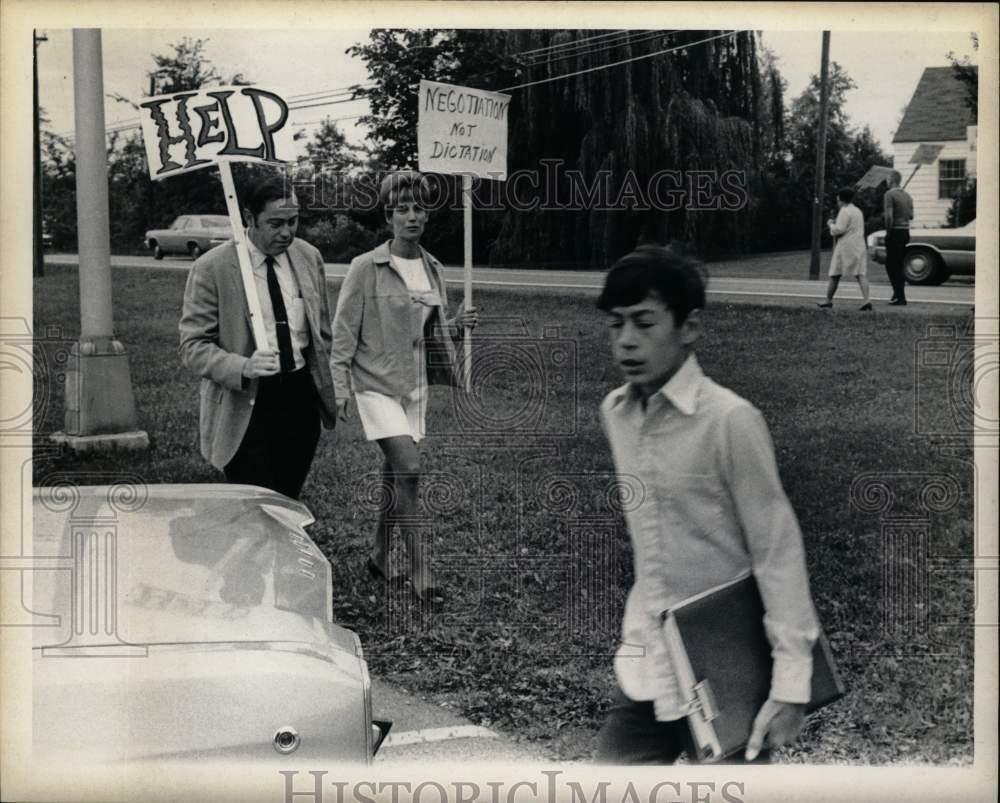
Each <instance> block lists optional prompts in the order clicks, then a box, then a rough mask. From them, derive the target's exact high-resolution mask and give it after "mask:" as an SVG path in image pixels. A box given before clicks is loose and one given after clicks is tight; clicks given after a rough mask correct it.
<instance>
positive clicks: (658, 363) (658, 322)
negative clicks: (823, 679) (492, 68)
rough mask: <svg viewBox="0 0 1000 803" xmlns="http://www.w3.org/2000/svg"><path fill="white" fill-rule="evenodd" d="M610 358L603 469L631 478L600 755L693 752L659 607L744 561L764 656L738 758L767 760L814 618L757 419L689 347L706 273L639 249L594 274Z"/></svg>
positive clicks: (664, 757)
mask: <svg viewBox="0 0 1000 803" xmlns="http://www.w3.org/2000/svg"><path fill="white" fill-rule="evenodd" d="M597 305H598V307H599V308H600V309H601V310H603V311H604V312H606V313H607V316H608V325H609V329H610V333H611V346H612V350H613V353H614V358H615V361H616V362H617V363H618V365H619V366H620V367H621V369H622V371H623V373H624V374H625V379H626V384H625V385H624V386H622V387H621V388H618V389H617V390H614V391H612V392H611V393H609V394H608V396H607V397H606V398H605V399H604V402H603V403H602V404H601V422H602V425H603V427H604V430H605V433H606V435H607V438H608V441H609V443H610V445H611V451H612V454H613V457H614V462H615V468H616V471H617V473H618V475H619V476H620V477H622V478H623V479H627V478H637V479H638V480H639V481H640V482H641V484H642V487H643V490H644V497H643V501H642V503H641V504H640V505H638V506H636V507H634V508H633V509H632V510H631V511H630V512H628V513H627V514H626V519H627V524H628V528H629V533H630V535H631V540H632V547H633V552H634V558H635V582H634V585H633V586H632V589H631V590H630V592H629V595H628V600H627V602H626V604H625V615H624V619H623V621H622V644H621V646H620V647H619V649H618V652H617V654H616V656H615V674H616V676H617V679H618V684H619V692H618V695H617V699H616V700H615V704H614V706H613V708H612V710H611V712H610V714H609V716H608V719H607V721H606V722H605V724H604V727H603V728H602V730H601V733H600V736H599V738H598V748H597V755H596V761H597V762H598V763H604V764H662V763H672V762H673V761H675V760H676V759H677V758H678V757H679V756H680V754H681V753H682V752H685V751H686V752H687V753H688V755H689V757H692V758H693V756H694V755H695V753H694V751H693V749H692V746H691V740H690V735H689V731H688V726H687V722H686V721H685V719H684V717H685V716H686V714H687V713H688V710H689V709H688V706H687V703H688V701H687V700H686V699H684V696H683V695H682V694H681V691H680V689H679V686H678V683H677V679H676V678H675V677H674V673H673V671H672V669H671V667H670V663H669V657H668V655H667V652H666V646H665V644H664V641H663V638H662V635H661V615H662V614H663V612H664V611H666V610H667V609H668V608H670V607H671V606H672V605H674V604H676V603H678V602H680V601H681V600H683V599H685V598H687V597H689V596H691V595H693V594H696V593H699V592H701V591H705V590H707V589H709V588H712V587H714V586H716V585H719V584H721V583H724V582H726V581H728V580H731V579H733V578H734V577H735V576H737V575H738V574H740V573H741V572H743V571H746V570H748V569H751V570H752V571H753V573H754V575H755V577H756V580H757V584H758V586H759V588H760V593H761V597H762V599H763V601H764V608H765V615H764V627H765V630H766V632H767V636H768V639H769V640H770V642H771V646H772V657H773V660H774V667H773V673H772V682H771V689H770V695H769V697H768V699H767V701H766V702H765V703H764V705H763V706H762V707H761V710H760V712H759V713H758V715H757V717H756V720H755V722H754V726H753V732H752V734H751V737H750V742H749V744H748V746H747V750H746V753H745V756H740V757H737V758H736V759H731V760H735V761H737V762H738V763H742V762H743V761H756V762H767V761H769V760H770V752H769V751H770V749H771V748H775V747H780V746H782V745H785V744H789V743H791V742H792V741H794V740H795V739H796V737H797V736H798V734H799V731H800V730H801V728H802V723H803V718H804V715H805V704H806V703H807V702H808V701H809V696H810V686H811V679H812V648H813V644H814V642H815V640H816V639H817V637H818V635H819V625H818V623H817V619H816V614H815V611H814V609H813V604H812V600H811V597H810V594H809V581H808V577H807V575H806V566H805V556H804V552H803V547H802V535H801V533H800V531H799V526H798V521H797V520H796V517H795V513H794V512H793V511H792V508H791V505H790V504H789V502H788V499H787V497H786V496H785V493H784V490H783V489H782V486H781V480H780V478H779V477H778V470H777V465H776V462H775V458H774V448H773V446H772V443H771V439H770V435H769V433H768V430H767V425H766V424H765V423H764V420H763V417H762V416H761V414H760V413H759V412H758V411H757V409H756V408H754V407H753V406H752V405H751V404H750V403H749V402H747V401H746V400H745V399H742V398H741V397H739V396H737V395H736V394H735V393H733V392H732V391H730V390H728V389H726V388H724V387H722V386H720V385H718V384H716V383H715V382H713V381H712V380H711V379H709V378H708V377H706V376H705V375H704V374H703V373H702V370H701V368H700V366H699V364H698V360H697V358H696V357H695V354H694V345H695V343H696V342H697V340H698V338H699V336H700V334H701V331H702V322H701V310H702V308H703V307H704V306H705V284H704V280H703V279H702V276H701V273H700V272H699V268H698V266H697V265H696V264H695V263H694V262H693V261H691V260H689V259H687V258H684V257H682V256H679V255H677V254H675V253H673V252H672V251H669V250H667V249H665V248H661V247H659V246H641V247H640V248H638V249H636V250H635V251H634V252H632V253H631V254H629V255H627V256H625V257H623V258H622V259H620V260H619V261H618V262H617V263H616V264H615V265H614V266H613V267H612V268H611V270H610V272H609V273H608V275H607V278H606V281H605V285H604V290H603V292H602V293H601V296H600V298H599V299H598V304H597Z"/></svg>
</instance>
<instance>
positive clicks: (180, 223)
mask: <svg viewBox="0 0 1000 803" xmlns="http://www.w3.org/2000/svg"><path fill="white" fill-rule="evenodd" d="M186 224H187V215H181V216H180V217H179V218H177V219H175V220H174V222H173V223H171V224H170V228H172V229H183V228H184V226H185V225H186Z"/></svg>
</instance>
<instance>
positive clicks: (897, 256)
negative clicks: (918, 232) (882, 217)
mask: <svg viewBox="0 0 1000 803" xmlns="http://www.w3.org/2000/svg"><path fill="white" fill-rule="evenodd" d="M908 242H910V230H909V229H889V231H887V232H886V233H885V272H886V273H888V274H889V283H890V284H891V285H892V297H893V298H895V299H897V300H899V301H906V276H905V275H904V274H903V255H904V254H905V253H906V244H907V243H908Z"/></svg>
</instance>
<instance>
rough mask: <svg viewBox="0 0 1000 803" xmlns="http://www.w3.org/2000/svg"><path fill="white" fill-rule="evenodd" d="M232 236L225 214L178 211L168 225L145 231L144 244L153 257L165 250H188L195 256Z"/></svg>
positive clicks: (158, 256) (161, 254) (191, 255)
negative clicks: (177, 215)
mask: <svg viewBox="0 0 1000 803" xmlns="http://www.w3.org/2000/svg"><path fill="white" fill-rule="evenodd" d="M231 239H233V229H232V226H231V225H230V223H229V218H228V217H227V216H226V215H181V216H180V217H178V218H177V219H176V220H174V222H173V223H171V224H170V228H167V229H151V230H150V231H147V232H146V248H148V249H149V250H150V251H152V252H153V258H154V259H163V257H164V255H166V254H187V255H188V256H190V257H191V259H197V258H198V257H200V256H201V255H202V254H203V253H205V252H206V251H207V250H208V249H210V248H215V246H217V245H222V243H224V242H226V240H231Z"/></svg>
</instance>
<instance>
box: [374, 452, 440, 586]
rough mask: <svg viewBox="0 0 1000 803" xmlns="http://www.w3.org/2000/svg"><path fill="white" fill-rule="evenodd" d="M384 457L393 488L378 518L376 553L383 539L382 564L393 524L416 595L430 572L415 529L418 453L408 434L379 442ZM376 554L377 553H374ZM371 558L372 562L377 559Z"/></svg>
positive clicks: (418, 470)
mask: <svg viewBox="0 0 1000 803" xmlns="http://www.w3.org/2000/svg"><path fill="white" fill-rule="evenodd" d="M378 445H379V447H380V448H381V449H382V453H383V454H384V455H385V462H386V468H385V469H383V471H384V473H389V472H391V476H392V489H393V494H394V497H395V501H394V504H392V505H391V507H390V508H389V510H388V511H387V513H386V515H385V516H384V517H380V518H379V526H380V529H379V530H377V531H376V533H375V541H376V547H375V549H376V551H377V550H378V549H379V545H378V543H379V539H380V538H381V539H382V549H383V551H384V555H383V561H384V559H385V556H387V555H388V541H389V534H390V532H391V531H392V527H393V526H394V525H396V526H398V527H399V529H400V531H401V535H402V536H403V542H404V543H405V544H406V551H407V553H408V554H409V557H410V581H411V582H412V583H413V588H414V589H415V590H416V592H417V595H418V596H423V593H424V589H426V588H427V587H428V586H429V585H431V572H430V565H429V561H428V560H427V554H426V552H425V550H424V548H423V544H422V543H421V540H420V528H419V527H416V526H414V525H415V524H416V518H417V489H418V487H419V483H420V453H419V452H418V451H417V445H416V444H415V443H414V442H413V439H412V438H411V437H409V436H408V435H399V436H396V437H394V438H382V439H381V440H379V441H378ZM376 555H377V552H376ZM376 555H373V560H376V559H377V557H376Z"/></svg>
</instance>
